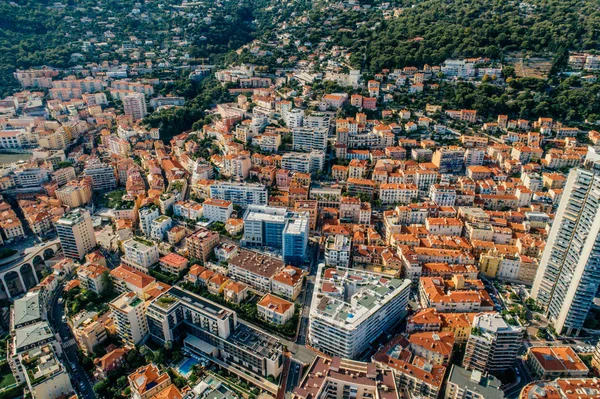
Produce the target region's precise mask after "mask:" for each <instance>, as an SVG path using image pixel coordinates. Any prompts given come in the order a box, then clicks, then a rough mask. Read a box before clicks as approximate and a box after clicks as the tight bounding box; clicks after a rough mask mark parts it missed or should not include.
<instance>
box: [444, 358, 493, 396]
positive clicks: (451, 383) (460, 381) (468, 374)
mask: <svg viewBox="0 0 600 399" xmlns="http://www.w3.org/2000/svg"><path fill="white" fill-rule="evenodd" d="M500 385H501V382H500V380H499V379H497V378H496V377H494V376H493V375H489V374H482V373H481V372H480V371H477V370H472V371H470V370H467V369H464V368H462V367H460V366H457V365H456V364H453V365H452V368H451V369H450V375H449V376H448V383H447V384H446V394H445V395H444V399H504V392H503V391H502V390H501V389H500Z"/></svg>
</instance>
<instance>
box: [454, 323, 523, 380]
mask: <svg viewBox="0 0 600 399" xmlns="http://www.w3.org/2000/svg"><path fill="white" fill-rule="evenodd" d="M522 340H523V330H522V328H521V327H517V326H511V325H509V324H508V323H507V322H506V321H505V320H504V318H503V317H502V316H501V315H500V314H499V313H481V314H479V315H477V316H475V318H474V319H473V329H472V330H471V335H469V340H468V341H467V347H466V349H465V356H464V358H463V367H464V368H466V369H467V370H477V371H480V372H482V373H494V372H502V371H504V370H506V369H507V368H510V367H512V366H513V365H514V364H515V362H516V361H517V355H518V353H519V349H520V348H521V341H522Z"/></svg>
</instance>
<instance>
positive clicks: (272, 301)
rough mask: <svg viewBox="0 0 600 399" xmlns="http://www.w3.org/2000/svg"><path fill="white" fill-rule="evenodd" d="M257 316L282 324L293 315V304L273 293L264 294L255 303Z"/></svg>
mask: <svg viewBox="0 0 600 399" xmlns="http://www.w3.org/2000/svg"><path fill="white" fill-rule="evenodd" d="M256 307H257V308H258V317H259V318H260V319H262V320H265V321H267V322H269V323H273V324H277V325H284V324H285V323H287V322H288V321H289V320H290V319H291V318H292V317H293V316H294V304H293V303H292V302H288V301H286V300H285V299H281V298H279V297H277V296H275V295H271V294H266V295H265V296H264V297H262V299H261V300H260V301H258V303H257V304H256Z"/></svg>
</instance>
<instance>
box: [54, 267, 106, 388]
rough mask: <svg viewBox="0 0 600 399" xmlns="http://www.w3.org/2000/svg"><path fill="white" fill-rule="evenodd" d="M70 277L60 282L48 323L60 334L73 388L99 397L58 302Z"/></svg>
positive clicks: (63, 356)
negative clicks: (81, 363) (80, 359)
mask: <svg viewBox="0 0 600 399" xmlns="http://www.w3.org/2000/svg"><path fill="white" fill-rule="evenodd" d="M69 278H70V276H69V277H67V279H65V281H64V282H62V283H61V284H60V286H59V287H58V288H57V289H56V292H55V293H54V296H53V298H52V300H51V302H50V309H49V312H48V324H50V326H51V327H52V329H53V331H54V332H55V333H58V335H59V343H60V345H61V347H62V350H63V354H62V356H60V358H61V361H62V362H63V364H64V365H65V367H66V368H67V370H69V374H70V376H71V383H72V384H73V388H74V389H75V391H76V392H78V393H79V395H80V397H81V398H88V399H97V397H96V394H95V393H94V389H93V384H92V382H91V381H90V380H89V378H88V376H87V374H86V372H85V371H84V370H83V368H82V367H81V366H80V365H79V361H78V359H77V349H78V347H77V343H76V342H75V339H74V338H73V335H72V334H71V331H70V329H69V327H68V326H67V324H66V323H63V321H62V317H63V314H64V305H63V304H61V303H58V299H59V297H61V295H62V292H63V287H64V283H65V282H66V281H68V280H69Z"/></svg>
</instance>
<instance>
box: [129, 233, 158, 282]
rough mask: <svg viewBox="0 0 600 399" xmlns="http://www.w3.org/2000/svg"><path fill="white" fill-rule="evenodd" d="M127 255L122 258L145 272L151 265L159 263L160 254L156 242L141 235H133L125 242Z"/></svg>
mask: <svg viewBox="0 0 600 399" xmlns="http://www.w3.org/2000/svg"><path fill="white" fill-rule="evenodd" d="M123 251H124V252H125V255H124V256H123V257H122V258H121V260H122V261H123V262H124V263H125V264H127V265H129V266H131V267H133V268H134V269H138V270H140V271H142V272H144V273H147V272H148V269H149V268H150V266H152V265H154V264H156V263H158V259H159V254H158V248H157V247H156V244H155V243H153V242H152V241H149V240H146V239H144V238H141V237H133V238H130V239H129V240H127V241H125V242H123Z"/></svg>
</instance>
